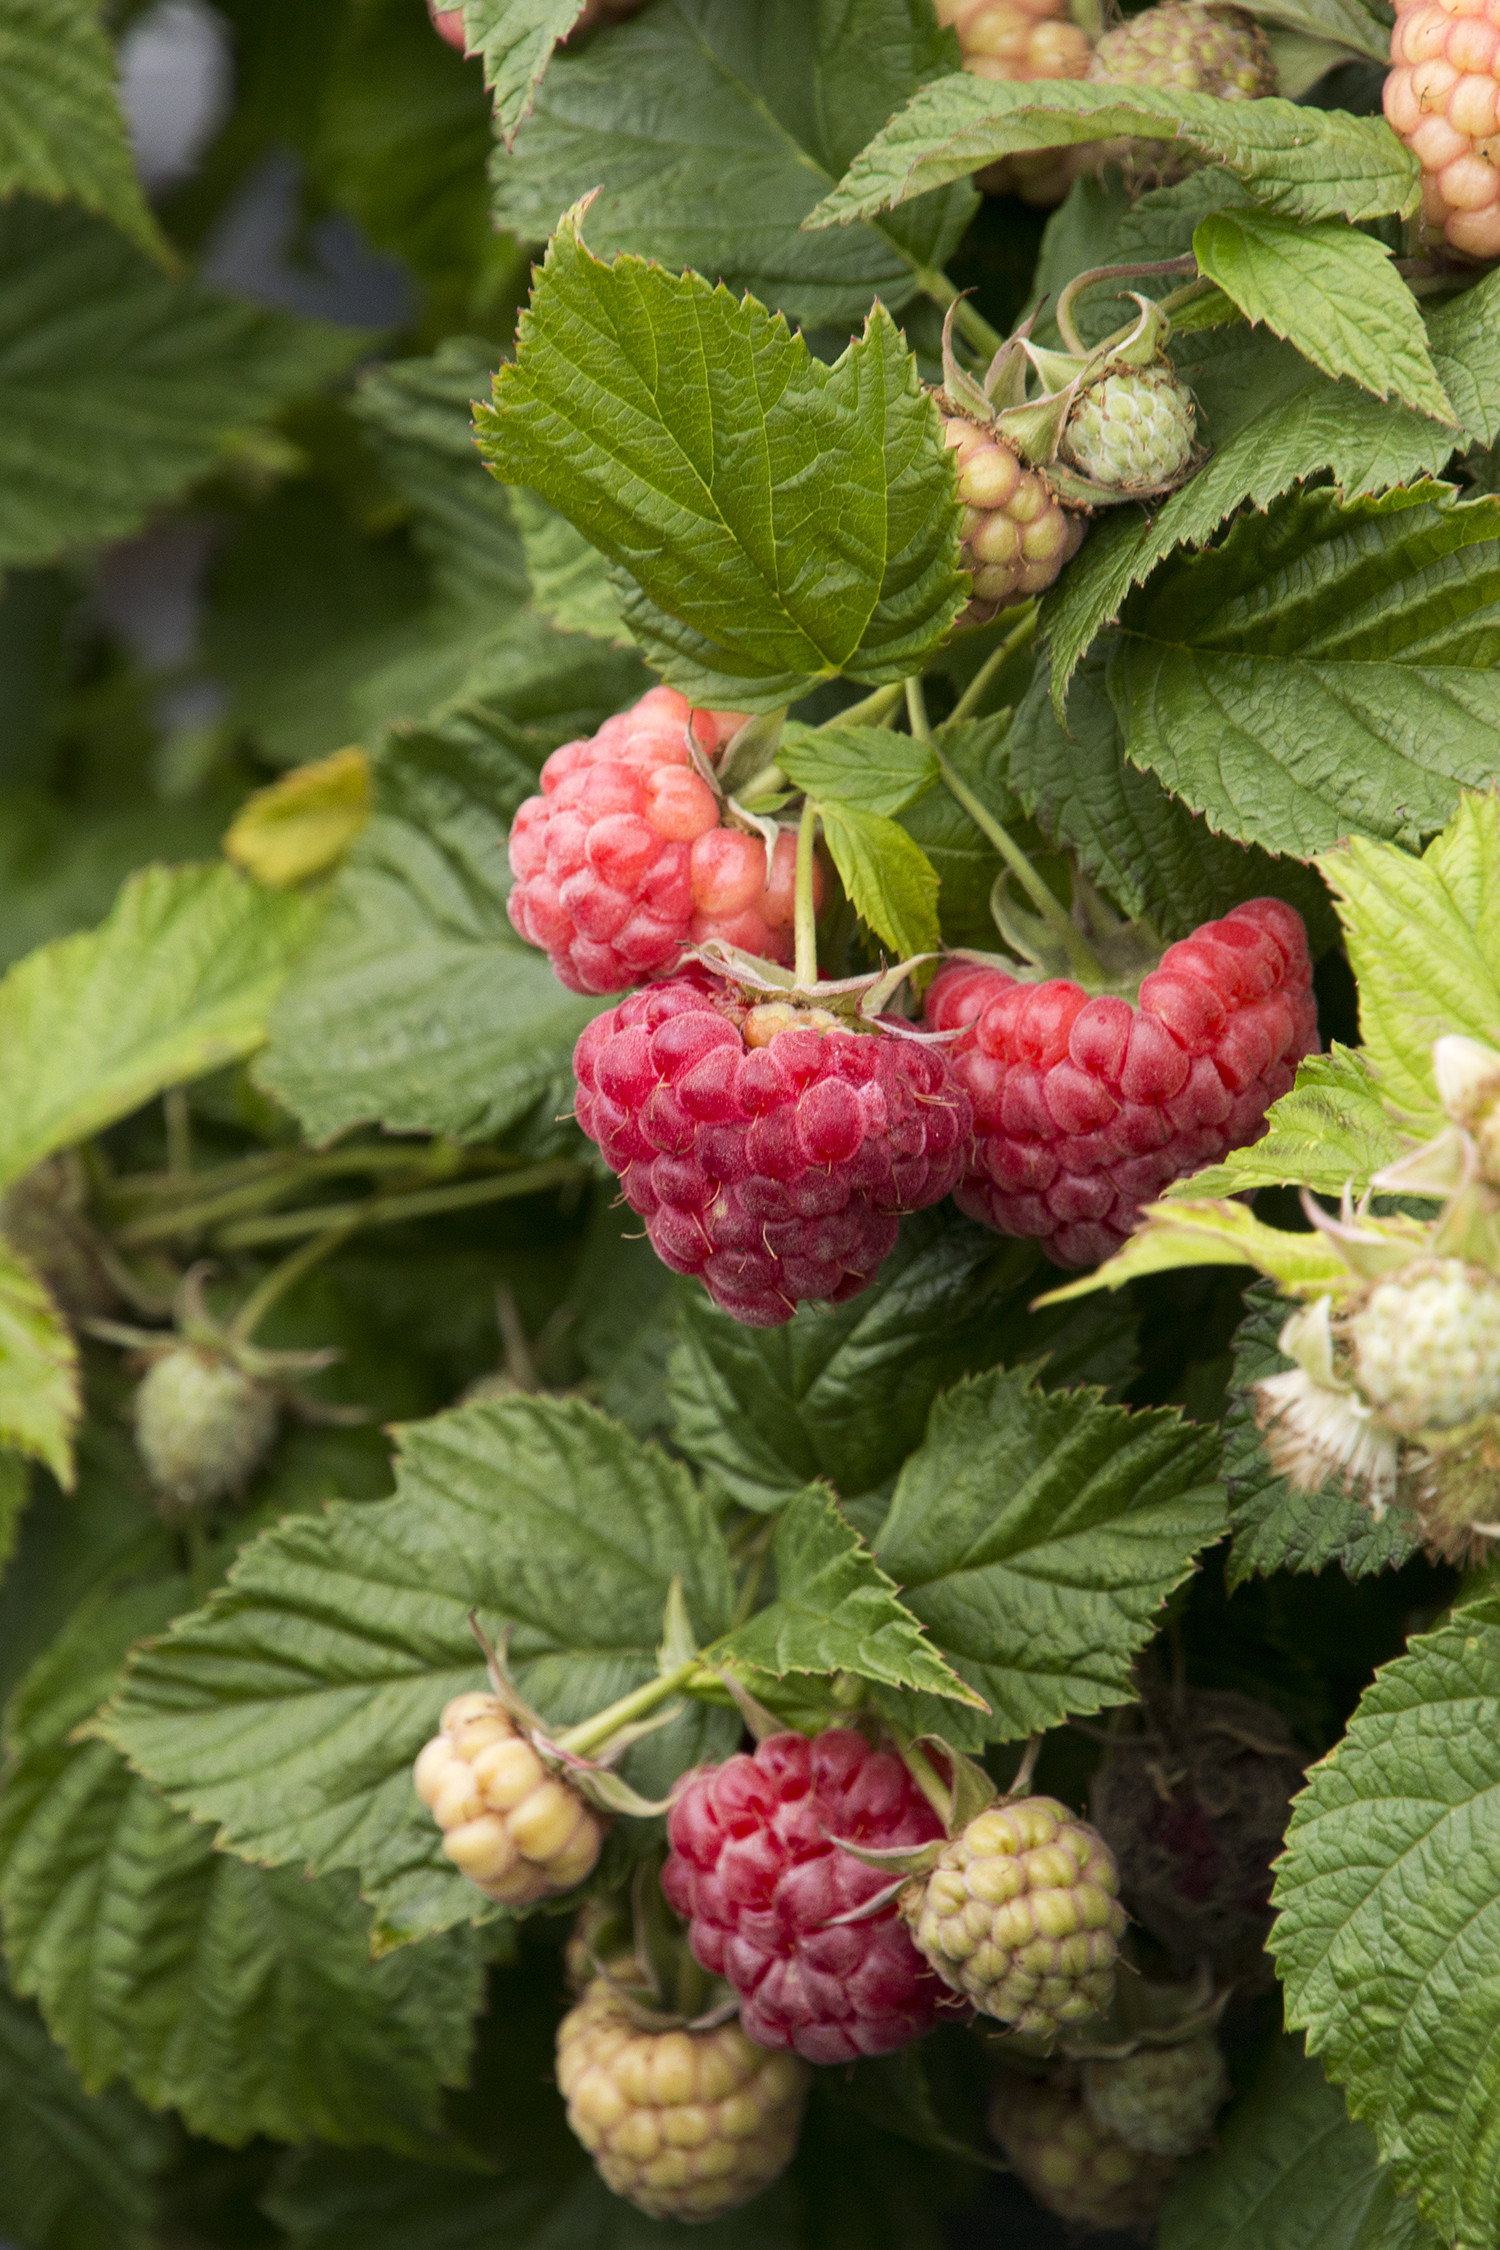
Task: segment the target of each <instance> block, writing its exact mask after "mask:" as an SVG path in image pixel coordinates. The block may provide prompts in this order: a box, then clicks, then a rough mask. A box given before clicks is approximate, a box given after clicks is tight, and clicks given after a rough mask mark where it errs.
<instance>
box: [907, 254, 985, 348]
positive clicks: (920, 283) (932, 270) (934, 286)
mask: <svg viewBox="0 0 1500 2250" xmlns="http://www.w3.org/2000/svg"><path fill="white" fill-rule="evenodd" d="M912 279H913V280H914V281H915V282H916V285H917V287H918V288H919V289H920V290H921V292H922V294H923V296H924V297H930V298H931V299H932V302H933V303H934V304H935V305H940V306H941V307H942V309H943V311H944V312H946V311H947V310H948V307H949V306H950V305H951V306H952V307H953V320H954V325H955V326H956V327H957V328H959V329H961V330H962V332H963V334H964V336H965V338H966V339H967V341H968V342H969V343H971V344H972V345H973V346H974V349H975V350H976V351H978V352H983V354H984V356H985V358H986V359H987V360H989V359H993V358H994V356H995V354H996V352H998V351H1000V350H1001V349H1002V348H1003V347H1004V344H1005V338H1004V337H1003V336H1002V335H1001V333H1000V331H999V329H998V328H991V326H990V324H989V322H988V321H987V320H986V319H985V317H984V315H983V313H982V312H980V311H978V310H977V309H976V307H975V306H973V305H971V304H970V302H969V300H968V298H967V297H965V296H963V295H962V294H961V293H960V292H959V290H958V289H956V288H955V287H954V285H953V283H952V282H951V281H950V280H949V279H948V276H947V275H946V274H945V273H944V272H943V271H942V270H941V268H940V267H938V266H914V267H913V268H912Z"/></svg>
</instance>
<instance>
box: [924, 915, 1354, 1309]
mask: <svg viewBox="0 0 1500 2250" xmlns="http://www.w3.org/2000/svg"><path fill="white" fill-rule="evenodd" d="M926 1020H927V1022H928V1023H929V1025H930V1026H931V1027H932V1028H933V1029H934V1030H937V1031H954V1032H958V1033H959V1034H960V1036H959V1037H958V1039H957V1040H956V1041H955V1043H954V1047H953V1050H952V1055H953V1069H954V1072H955V1074H956V1075H957V1076H958V1078H959V1079H961V1081H962V1082H963V1084H964V1086H965V1087H966V1088H967V1090H968V1093H969V1095H970V1097H971V1099H972V1101H973V1104H974V1142H973V1150H972V1158H971V1162H970V1164H969V1168H968V1170H967V1171H966V1172H965V1175H964V1178H963V1180H962V1182H961V1184H960V1186H959V1188H958V1190H957V1192H956V1196H955V1200H956V1201H957V1203H958V1204H959V1205H960V1207H961V1208H962V1209H963V1210H965V1211H967V1212H968V1213H969V1215H970V1217H971V1218H975V1219H979V1220H981V1221H982V1222H983V1223H984V1224H985V1225H986V1226H991V1227H994V1228H995V1229H996V1230H997V1231H998V1232H999V1233H1001V1234H1011V1235H1023V1236H1031V1237H1032V1238H1034V1239H1035V1240H1036V1241H1038V1242H1040V1243H1041V1245H1042V1247H1043V1249H1044V1250H1045V1251H1046V1253H1047V1256H1048V1257H1049V1258H1051V1259H1052V1260H1053V1262H1054V1263H1055V1264H1056V1265H1059V1266H1091V1265H1097V1264H1098V1262H1099V1261H1100V1260H1101V1259H1103V1258H1107V1257H1109V1256H1110V1255H1111V1254H1112V1253H1113V1252H1114V1251H1115V1250H1117V1249H1118V1248H1119V1246H1120V1244H1121V1243H1122V1242H1123V1241H1124V1240H1125V1238H1126V1236H1127V1235H1128V1234H1129V1233H1130V1231H1131V1228H1132V1227H1133V1226H1134V1224H1135V1220H1136V1216H1137V1214H1138V1212H1139V1211H1140V1209H1141V1206H1142V1205H1143V1204H1146V1203H1149V1202H1151V1201H1152V1199H1153V1198H1154V1197H1155V1196H1157V1195H1158V1194H1159V1193H1160V1192H1161V1190H1162V1189H1163V1188H1164V1187H1165V1186H1166V1185H1167V1183H1168V1182H1169V1181H1171V1180H1175V1179H1179V1178H1181V1176H1182V1175H1183V1174H1184V1173H1187V1172H1193V1171H1196V1170H1197V1169H1198V1167H1199V1166H1200V1165H1204V1164H1214V1163H1217V1162H1219V1161H1220V1159H1221V1158H1223V1157H1224V1156H1225V1155H1226V1154H1227V1153H1228V1151H1229V1150H1230V1149H1232V1148H1244V1147H1246V1146H1248V1144H1249V1143H1250V1142H1252V1141H1255V1140H1258V1139H1259V1138H1260V1136H1261V1134H1262V1132H1263V1131H1264V1130H1265V1115H1266V1111H1267V1109H1268V1108H1269V1107H1270V1105H1271V1103H1272V1102H1273V1101H1275V1100H1277V1099H1278V1098H1279V1096H1281V1095H1282V1094H1284V1093H1285V1092H1286V1091H1287V1089H1288V1088H1289V1087H1290V1086H1291V1084H1292V1081H1293V1079H1294V1078H1295V1076H1296V1069H1297V1064H1298V1063H1299V1062H1300V1061H1301V1059H1302V1057H1303V1056H1304V1055H1308V1054H1312V1053H1314V1052H1315V1051H1316V1048H1317V1006H1316V1003H1315V1001H1314V999H1313V995H1312V962H1311V960H1310V959H1309V957H1308V951H1307V932H1306V930H1305V929H1304V927H1303V924H1302V918H1301V916H1300V915H1299V914H1298V913H1297V912H1296V911H1295V910H1294V909H1293V908H1292V907H1290V906H1286V905H1284V904H1283V903H1282V901H1281V900H1279V899H1270V898H1260V899H1251V900H1250V901H1249V903H1248V904H1247V905H1245V906H1237V907H1236V908H1235V909H1234V912H1233V913H1232V914H1227V915H1225V916H1224V918H1223V920H1222V921H1218V922H1206V923H1205V924H1204V925H1203V927H1202V928H1201V929H1199V930H1196V931H1195V932H1194V933H1193V935H1192V936H1191V937H1190V938H1184V939H1182V940H1181V941H1180V942H1179V943H1178V944H1176V945H1169V946H1168V947H1167V949H1166V951H1165V953H1163V955H1162V957H1161V962H1160V965H1159V966H1158V967H1157V968H1155V969H1153V970H1152V972H1151V974H1150V975H1149V976H1147V977H1145V978H1144V979H1143V980H1142V983H1141V988H1140V995H1139V999H1138V1002H1137V1003H1136V1005H1134V1006H1132V1005H1131V1004H1130V1002H1128V1001H1126V1000H1123V999H1121V998H1119V997H1117V996H1114V995H1104V996H1100V997H1097V998H1094V999H1090V998H1089V996H1088V995H1087V993H1085V992H1084V991H1083V989H1082V987H1081V986H1079V985H1077V984H1073V983H1071V982H1069V981H1067V980H1066V979H1063V978H1054V979H1051V980H1049V981H1048V982H1047V983H1045V984H1021V983H1018V982H1017V981H1016V980H1015V978H1013V977H1011V976H1008V975H1007V974H1006V973H1005V972H1004V970H1001V969H991V968H985V967H982V966H980V965H978V964H976V963H970V962H964V961H955V962H953V963H951V964H950V965H949V966H948V967H947V968H945V969H943V970H942V971H940V973H939V974H938V975H937V976H936V977H935V978H934V979H933V982H932V985H931V987H930V988H929V991H928V994H927V1007H926Z"/></svg>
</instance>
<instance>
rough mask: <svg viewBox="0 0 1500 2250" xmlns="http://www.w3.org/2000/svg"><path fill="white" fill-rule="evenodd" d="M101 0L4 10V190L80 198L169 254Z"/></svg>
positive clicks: (156, 254)
mask: <svg viewBox="0 0 1500 2250" xmlns="http://www.w3.org/2000/svg"><path fill="white" fill-rule="evenodd" d="M102 16H103V10H102V8H101V6H100V4H99V0H6V6H5V12H4V15H3V17H0V198H9V197H10V196H13V195H34V196H37V197H38V198H40V199H42V200H44V201H46V202H49V203H80V204H82V205H83V207H84V208H85V210H88V211H94V212H97V213H98V214H99V215H100V216H101V217H102V218H106V219H110V220H112V221H113V222H114V224H115V225H116V226H117V227H119V228H120V229H121V231H122V232H123V233H125V234H128V235H129V236H130V238H131V240H132V241H133V242H136V243H138V244H139V245H140V247H141V249H143V250H146V251H148V252H149V253H150V254H151V256H152V257H153V258H157V259H160V260H161V261H162V262H163V263H168V262H169V261H170V255H171V253H170V252H169V251H168V249H167V246H166V243H165V242H164V240H163V238H162V233H161V229H160V228H159V227H158V225H157V223H156V221H155V219H154V218H153V216H152V214H151V209H150V206H149V204H148V203H147V201H146V198H145V196H144V195H143V194H142V192H141V184H140V180H139V178H138V176H137V174H136V169H135V164H134V162H133V160H132V157H131V149H130V139H129V135H128V133H127V130H126V124H125V118H124V116H123V114H122V112H121V109H120V103H119V100H118V97H117V94H116V89H115V75H116V74H115V57H114V50H113V48H112V47H111V45H110V42H109V37H108V34H107V33H106V31H105V28H104V24H103V21H102Z"/></svg>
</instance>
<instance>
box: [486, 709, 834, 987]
mask: <svg viewBox="0 0 1500 2250" xmlns="http://www.w3.org/2000/svg"><path fill="white" fill-rule="evenodd" d="M690 723H691V726H692V731H693V735H694V738H695V740H696V741H697V744H698V747H699V748H700V749H701V750H702V751H704V752H705V753H707V754H709V755H711V754H712V753H713V752H714V751H715V750H717V749H718V748H720V746H721V745H722V744H724V743H725V742H727V741H728V740H729V738H730V736H731V735H732V734H734V733H735V732H736V731H737V729H738V728H739V727H740V726H741V725H743V723H744V722H743V720H742V719H741V717H740V715H739V713H738V712H735V711H693V710H691V709H690V708H689V705H688V702H687V699H686V697H685V696H681V695H679V694H678V693H677V690H676V689H675V688H669V687H655V688H652V689H651V691H650V693H649V694H648V695H643V696H642V697H641V700H640V702H639V703H637V704H635V705H634V706H633V707H632V708H631V709H630V710H629V711H622V712H619V713H617V715H616V716H615V717H614V718H612V719H606V720H605V722H604V724H603V726H602V727H601V728H600V729H599V732H598V733H597V734H595V735H591V736H589V737H588V739H587V740H585V741H582V742H565V743H564V744H563V746H562V748H561V749H560V750H554V751H553V753H552V755H551V757H550V758H549V759H548V760H547V763H546V764H545V765H544V766H543V768H542V774H541V781H542V793H541V795H540V796H538V797H528V798H527V799H526V802H525V803H524V804H523V805H522V806H521V808H520V810H519V812H518V813H517V814H516V817H515V821H514V823H513V825H512V827H511V832H510V865H511V872H512V874H513V875H514V877H515V883H514V885H513V886H512V889H511V894H510V900H509V908H510V918H511V920H512V922H513V923H514V924H515V926H516V928H517V929H518V930H519V931H520V933H521V935H522V937H523V938H525V940H526V942H527V943H528V945H539V946H541V947H542V948H543V950H544V951H545V952H546V953H547V954H548V955H549V957H550V959H551V962H552V966H553V968H554V969H555V970H556V971H557V974H558V975H559V976H560V977H561V979H562V981H563V983H564V984H565V985H567V986H568V987H569V989H570V990H571V991H573V992H622V991H623V990H624V989H625V987H626V986H627V985H632V984H640V983H642V982H643V981H644V979H645V978H647V977H648V976H651V975H653V974H655V973H656V972H657V971H658V970H661V969H666V968H670V966H671V965H672V963H673V962H674V961H675V960H676V959H677V956H678V954H679V953H680V952H681V951H682V948H683V947H684V945H689V944H693V945H701V944H702V943H703V942H704V940H705V939H707V938H722V939H723V940H724V941H725V943H726V944H728V945H737V946H740V947H741V948H742V949H743V950H744V951H745V952H746V953H754V954H758V955H759V956H760V957H761V958H762V959H764V960H768V961H781V962H787V963H790V961H791V958H792V916H793V887H794V878H795V874H796V862H797V846H796V838H795V837H794V835H793V834H792V832H791V830H790V829H788V830H786V831H785V833H784V834H783V835H782V837H781V839H780V841H779V842H778V844H777V846H776V849H775V853H774V857H773V860H772V866H771V879H770V881H769V883H768V882H767V880H766V847H765V844H764V842H763V840H762V839H761V837H759V836H758V835H753V834H750V833H749V832H747V831H742V830H740V829H734V828H725V827H723V826H721V825H720V820H719V813H720V809H721V808H720V800H719V799H718V798H717V797H716V796H715V795H714V792H713V791H712V789H710V787H709V785H708V783H707V782H706V781H705V780H704V779H703V776H702V774H701V773H699V772H698V770H697V769H696V767H695V766H694V764H693V759H692V753H691V750H690V748H689V743H688V728H689V724H690Z"/></svg>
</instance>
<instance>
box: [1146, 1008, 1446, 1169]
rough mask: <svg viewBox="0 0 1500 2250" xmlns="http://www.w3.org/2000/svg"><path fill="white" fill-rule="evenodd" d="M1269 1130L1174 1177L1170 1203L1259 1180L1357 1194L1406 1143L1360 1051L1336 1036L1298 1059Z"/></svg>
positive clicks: (1269, 1121)
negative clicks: (1321, 1050)
mask: <svg viewBox="0 0 1500 2250" xmlns="http://www.w3.org/2000/svg"><path fill="white" fill-rule="evenodd" d="M1266 1128H1267V1129H1266V1132H1265V1133H1264V1135H1263V1136H1262V1138H1261V1139H1260V1140H1258V1141H1252V1142H1251V1144H1250V1146H1249V1147H1248V1148H1237V1149H1232V1150H1231V1151H1230V1153H1229V1155H1228V1156H1227V1157H1226V1158H1225V1160H1224V1162H1223V1163H1222V1164H1213V1165H1210V1166H1209V1168H1208V1170H1207V1171H1204V1172H1194V1173H1193V1174H1192V1176H1191V1177H1190V1178H1188V1179H1185V1180H1174V1181H1173V1183H1172V1185H1171V1186H1170V1187H1168V1188H1164V1189H1163V1190H1162V1197H1163V1200H1164V1201H1165V1202H1169V1203H1170V1202H1174V1201H1177V1202H1180V1201H1181V1200H1182V1199H1183V1198H1184V1197H1186V1198H1189V1199H1193V1198H1197V1197H1200V1196H1221V1195H1243V1194H1244V1193H1245V1192H1246V1191H1247V1190H1253V1189H1255V1188H1262V1187H1282V1186H1290V1187H1307V1188H1311V1189H1312V1191H1313V1193H1314V1194H1315V1195H1326V1196H1330V1197H1332V1199H1333V1200H1334V1201H1335V1202H1337V1200H1338V1198H1339V1197H1340V1196H1341V1195H1342V1194H1343V1192H1344V1190H1345V1188H1348V1189H1349V1190H1350V1192H1351V1193H1352V1194H1354V1195H1356V1196H1358V1195H1362V1194H1363V1193H1364V1191H1365V1189H1366V1188H1367V1187H1368V1186H1369V1184H1370V1175H1371V1173H1372V1172H1378V1171H1380V1170H1381V1169H1382V1168H1383V1167H1384V1166H1385V1165H1387V1164H1393V1163H1394V1162H1395V1160H1396V1158H1397V1157H1398V1156H1399V1155H1400V1154H1401V1151H1402V1148H1403V1146H1404V1143H1403V1141H1402V1137H1401V1135H1400V1134H1399V1133H1398V1132H1397V1130H1396V1128H1395V1126H1394V1125H1393V1124H1392V1123H1391V1120H1390V1118H1389V1116H1388V1115H1387V1113H1386V1111H1385V1109H1384V1107H1383V1106H1382V1103H1381V1100H1380V1095H1379V1093H1378V1092H1377V1091H1376V1088H1375V1086H1374V1085H1373V1083H1372V1082H1371V1078H1370V1073H1369V1070H1368V1069H1367V1067H1366V1065H1365V1063H1364V1062H1363V1060H1362V1059H1361V1057H1360V1056H1359V1055H1357V1054H1354V1053H1352V1052H1351V1051H1350V1049H1349V1048H1348V1047H1341V1046H1340V1045H1339V1044H1338V1041H1337V1040H1335V1041H1334V1043H1333V1047H1332V1049H1331V1050H1330V1052H1329V1053H1328V1054H1326V1055H1309V1056H1308V1057H1307V1058H1306V1060H1305V1061H1303V1062H1301V1063H1299V1065H1298V1066H1297V1083H1296V1085H1295V1086H1294V1087H1293V1088H1292V1090H1291V1092H1290V1093H1289V1094H1283V1095H1282V1097H1281V1099H1280V1101H1277V1102H1273V1103H1272V1104H1271V1107H1270V1109H1269V1110H1268V1111H1267V1113H1266Z"/></svg>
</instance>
